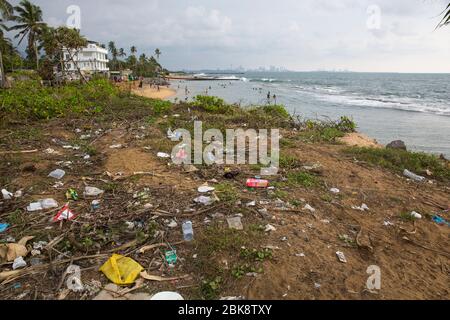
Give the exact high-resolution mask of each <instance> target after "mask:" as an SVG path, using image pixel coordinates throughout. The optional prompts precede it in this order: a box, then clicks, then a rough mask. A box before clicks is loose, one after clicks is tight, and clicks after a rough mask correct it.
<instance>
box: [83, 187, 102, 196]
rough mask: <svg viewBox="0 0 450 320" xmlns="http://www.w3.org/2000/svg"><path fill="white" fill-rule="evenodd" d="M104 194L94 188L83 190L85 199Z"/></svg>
mask: <svg viewBox="0 0 450 320" xmlns="http://www.w3.org/2000/svg"><path fill="white" fill-rule="evenodd" d="M103 193H105V191H103V190H101V189H99V188H96V187H86V188H85V189H84V196H85V197H98V196H99V195H102V194H103Z"/></svg>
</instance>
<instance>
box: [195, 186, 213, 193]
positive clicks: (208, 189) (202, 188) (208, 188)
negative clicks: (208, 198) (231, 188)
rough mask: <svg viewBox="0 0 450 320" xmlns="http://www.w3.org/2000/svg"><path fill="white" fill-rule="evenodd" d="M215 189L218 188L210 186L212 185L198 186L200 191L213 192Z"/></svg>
mask: <svg viewBox="0 0 450 320" xmlns="http://www.w3.org/2000/svg"><path fill="white" fill-rule="evenodd" d="M214 190H216V188H214V187H210V186H200V187H199V188H198V192H200V193H208V192H211V191H214Z"/></svg>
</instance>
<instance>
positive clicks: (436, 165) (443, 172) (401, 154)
mask: <svg viewBox="0 0 450 320" xmlns="http://www.w3.org/2000/svg"><path fill="white" fill-rule="evenodd" d="M344 152H345V153H347V154H350V155H352V156H354V157H355V158H357V159H358V160H361V161H366V162H369V163H372V164H375V165H379V166H381V167H384V168H387V169H390V170H393V171H396V172H398V173H400V174H401V173H402V172H403V170H405V169H408V170H409V171H412V172H414V173H416V174H420V175H426V171H427V170H430V171H431V172H432V173H433V177H435V178H438V179H440V180H445V181H450V167H449V166H448V163H447V162H446V160H441V159H439V158H438V157H437V156H434V155H430V154H426V153H421V152H409V151H405V150H397V149H375V148H358V147H352V148H346V149H345V150H344Z"/></svg>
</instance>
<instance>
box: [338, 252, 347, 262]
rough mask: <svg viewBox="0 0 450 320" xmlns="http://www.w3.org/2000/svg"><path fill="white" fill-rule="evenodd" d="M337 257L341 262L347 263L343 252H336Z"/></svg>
mask: <svg viewBox="0 0 450 320" xmlns="http://www.w3.org/2000/svg"><path fill="white" fill-rule="evenodd" d="M336 255H337V257H338V259H339V261H340V262H342V263H347V259H346V258H345V254H344V253H343V252H341V251H338V252H336Z"/></svg>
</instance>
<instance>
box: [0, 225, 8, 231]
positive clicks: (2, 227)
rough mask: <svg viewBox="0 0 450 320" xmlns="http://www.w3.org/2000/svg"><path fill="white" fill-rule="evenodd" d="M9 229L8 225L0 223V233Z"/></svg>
mask: <svg viewBox="0 0 450 320" xmlns="http://www.w3.org/2000/svg"><path fill="white" fill-rule="evenodd" d="M8 228H9V224H8V223H0V233H2V232H5V231H6V229H8Z"/></svg>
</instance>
